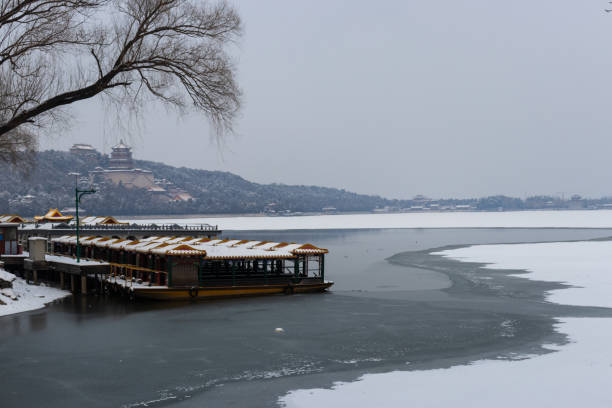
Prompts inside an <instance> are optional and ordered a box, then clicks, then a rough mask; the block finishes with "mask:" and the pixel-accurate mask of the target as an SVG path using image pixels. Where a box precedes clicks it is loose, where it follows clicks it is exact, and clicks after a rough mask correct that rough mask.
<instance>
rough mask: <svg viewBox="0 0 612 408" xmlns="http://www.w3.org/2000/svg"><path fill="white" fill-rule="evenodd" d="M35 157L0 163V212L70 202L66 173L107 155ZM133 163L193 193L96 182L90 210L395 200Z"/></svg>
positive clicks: (277, 207) (291, 207) (346, 205)
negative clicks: (167, 194) (21, 167)
mask: <svg viewBox="0 0 612 408" xmlns="http://www.w3.org/2000/svg"><path fill="white" fill-rule="evenodd" d="M33 163H34V167H33V169H32V170H31V171H30V173H29V175H28V176H27V177H24V176H23V175H21V174H20V173H19V172H17V171H16V170H14V169H12V168H10V167H9V166H8V165H1V166H0V170H1V171H2V174H4V175H5V176H4V177H2V178H1V179H0V213H19V214H23V215H26V216H31V215H34V214H41V213H43V212H45V211H46V210H47V209H48V208H50V207H54V208H55V207H57V208H60V209H61V208H66V207H74V177H73V176H69V175H68V173H71V172H78V173H81V175H82V176H83V177H85V176H87V174H88V172H89V171H90V170H94V168H95V167H98V166H100V167H106V165H107V163H108V157H107V156H104V155H99V156H98V157H96V158H87V159H86V158H82V157H79V156H77V155H73V154H70V153H68V152H61V151H54V150H49V151H43V152H39V153H37V154H36V156H35V158H34V160H33ZM134 165H135V166H136V167H137V168H141V169H145V170H150V171H152V172H153V174H154V175H155V178H156V179H165V180H167V181H169V182H170V183H172V184H173V185H174V186H175V187H177V188H180V189H183V190H185V191H187V192H188V193H189V194H190V195H191V196H193V198H194V199H193V200H189V201H184V202H168V201H167V200H159V199H158V198H156V196H155V194H154V193H151V192H149V191H147V190H145V189H128V188H125V187H122V186H121V185H119V186H116V185H113V184H111V183H105V184H102V185H96V188H97V189H98V193H96V194H95V195H92V196H87V197H86V198H84V199H83V204H82V205H83V207H84V209H85V210H86V211H87V212H88V213H90V214H94V213H95V214H120V215H136V214H142V215H145V214H214V213H258V212H264V211H275V212H277V213H279V212H280V213H283V212H313V211H321V210H322V208H324V207H335V208H336V209H337V210H338V211H369V210H372V209H374V208H377V207H384V206H389V205H397V204H398V202H397V201H395V200H387V199H384V198H381V197H378V196H368V195H361V194H355V193H351V192H348V191H345V190H340V189H334V188H325V187H315V186H288V185H282V184H258V183H253V182H250V181H247V180H245V179H243V178H242V177H240V176H237V175H235V174H232V173H228V172H221V171H207V170H196V169H189V168H185V167H180V168H177V167H173V166H168V165H165V164H162V163H157V162H151V161H142V160H135V161H134ZM86 184H87V183H86V182H85V183H84V185H86Z"/></svg>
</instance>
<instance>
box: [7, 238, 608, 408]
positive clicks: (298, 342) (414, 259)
mask: <svg viewBox="0 0 612 408" xmlns="http://www.w3.org/2000/svg"><path fill="white" fill-rule="evenodd" d="M224 235H225V236H226V237H237V238H243V239H262V240H276V241H286V242H289V241H294V242H310V243H313V244H315V245H318V246H322V247H325V248H328V249H329V250H330V254H329V255H328V257H327V263H326V278H327V279H330V280H334V281H335V282H336V284H335V285H334V287H333V288H332V291H331V292H330V293H323V294H311V295H293V296H274V297H259V298H243V299H231V300H223V301H208V302H184V303H145V302H136V303H131V302H129V301H126V300H122V299H118V298H106V297H95V296H90V297H86V298H81V297H71V298H67V299H65V300H63V301H61V302H58V303H56V304H54V305H51V306H49V307H47V308H45V309H41V310H37V311H32V312H28V313H22V314H18V315H13V316H6V317H0V362H1V364H0V379H1V380H0V406H2V407H23V406H41V407H42V406H44V407H83V406H87V407H139V406H142V407H144V406H148V407H162V406H170V407H225V406H232V407H268V406H270V407H272V406H276V405H277V399H278V397H279V396H281V395H284V394H285V393H286V392H287V391H289V390H292V389H297V388H311V387H329V386H331V384H332V383H333V382H334V381H351V380H354V379H356V378H358V377H359V376H360V375H362V374H364V373H372V372H385V371H390V370H396V369H402V370H417V369H428V368H434V367H448V366H451V365H454V364H463V363H466V362H469V361H473V360H477V359H482V358H516V356H520V355H525V354H532V353H543V352H546V351H545V350H544V349H543V348H542V347H541V346H542V344H545V343H551V342H557V343H563V342H564V341H565V338H564V337H563V336H562V335H560V334H558V333H556V332H555V330H554V326H553V324H554V318H555V317H560V316H612V313H611V312H610V310H609V309H598V308H580V307H567V306H560V305H554V304H549V303H546V302H543V296H544V292H545V291H546V290H550V289H554V288H557V287H559V285H557V284H554V283H541V282H533V281H528V280H526V279H521V278H516V277H509V276H508V274H509V273H511V272H512V271H507V272H503V273H502V272H499V271H498V272H496V273H495V274H494V275H492V276H486V277H487V278H488V279H486V280H484V279H480V277H482V276H483V272H479V273H478V274H475V269H476V266H475V265H470V264H462V263H458V262H454V261H450V260H445V259H442V258H440V257H436V256H432V255H429V254H428V252H429V251H427V250H428V249H432V248H440V247H444V246H449V245H468V244H478V243H507V242H541V241H562V240H584V239H595V238H607V237H610V236H612V230H603V229H599V230H588V229H435V230H419V229H405V230H397V229H394V230H318V231H265V232H256V231H243V232H239V231H236V232H227V233H225V234H224ZM277 327H282V328H283V329H284V333H277V332H276V331H275V328H277Z"/></svg>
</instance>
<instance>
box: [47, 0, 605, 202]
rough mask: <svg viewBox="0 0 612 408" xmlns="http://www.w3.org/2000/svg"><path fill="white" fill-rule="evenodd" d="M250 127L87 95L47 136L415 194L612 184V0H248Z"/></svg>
mask: <svg viewBox="0 0 612 408" xmlns="http://www.w3.org/2000/svg"><path fill="white" fill-rule="evenodd" d="M234 4H236V6H237V8H238V10H239V12H240V14H241V16H242V18H243V21H244V36H243V38H242V40H241V42H240V44H239V47H238V49H236V50H235V53H236V55H237V65H238V68H239V82H240V85H241V87H242V89H243V91H244V106H243V109H242V112H241V117H240V119H239V121H238V123H237V133H238V134H237V136H234V137H231V138H228V139H226V141H225V146H224V147H223V148H222V149H219V148H217V147H215V145H213V144H211V142H210V136H209V134H210V132H209V126H208V122H207V121H206V118H205V117H203V116H197V115H191V116H188V117H178V116H177V115H176V114H175V113H166V112H165V111H164V110H160V109H155V108H153V109H151V110H150V111H148V112H147V113H146V114H145V116H144V119H145V123H144V126H143V127H142V130H141V131H140V132H132V134H130V135H126V134H122V133H121V132H120V131H119V130H118V129H117V127H116V126H114V125H113V123H110V122H112V120H111V119H109V117H110V118H112V115H105V113H104V108H103V107H102V106H101V105H100V104H99V103H98V102H84V103H80V104H79V105H76V106H75V107H74V108H73V110H72V112H73V114H74V117H75V118H76V119H75V120H74V122H73V126H72V128H71V129H69V130H68V131H67V133H66V132H64V133H62V134H61V135H60V134H57V132H56V134H54V135H52V136H48V137H46V138H45V139H44V140H42V143H41V147H42V148H59V149H67V148H69V147H70V145H71V144H72V143H75V142H84V143H90V144H93V145H94V146H96V147H97V148H99V149H101V150H103V151H104V152H108V151H109V150H110V146H111V145H113V144H114V143H115V142H117V141H118V140H119V138H121V137H124V136H125V139H127V141H128V142H129V143H130V144H131V145H133V149H134V155H135V157H136V158H138V159H147V160H155V161H163V162H165V163H168V164H172V165H183V166H188V167H194V168H201V169H210V170H225V171H230V172H233V173H236V174H239V175H240V176H242V177H244V178H246V179H248V180H251V181H256V182H261V183H272V182H278V183H286V184H313V185H322V186H331V187H340V188H345V189H347V190H351V191H356V192H359V193H368V194H380V195H383V196H386V197H390V198H409V197H412V196H414V195H415V194H425V195H428V196H431V197H435V198H439V197H451V196H455V197H470V196H483V195H492V194H507V195H516V196H526V195H533V194H555V195H560V194H561V193H562V192H563V193H565V195H566V196H567V195H569V194H574V193H578V194H582V195H585V196H600V195H612V13H610V14H607V13H605V12H604V11H603V9H604V8H605V7H606V6H608V4H607V1H599V0H538V1H533V0H513V1H498V0H452V1H451V0H435V1H432V0H420V1H399V0H397V1H378V2H375V1H356V0H350V1H349V0H346V1H341V0H325V1H323V0H322V1H286V0H274V1H272V0H270V1H268V0H266V1H252V0H243V1H237V0H236V1H234Z"/></svg>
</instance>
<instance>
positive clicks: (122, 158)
mask: <svg viewBox="0 0 612 408" xmlns="http://www.w3.org/2000/svg"><path fill="white" fill-rule="evenodd" d="M112 149H113V150H112V152H111V157H110V160H109V166H108V167H109V169H113V170H131V169H133V168H134V162H133V160H132V149H131V148H130V147H129V146H127V145H126V144H125V143H123V139H121V141H120V142H119V144H118V145H116V146H113V147H112Z"/></svg>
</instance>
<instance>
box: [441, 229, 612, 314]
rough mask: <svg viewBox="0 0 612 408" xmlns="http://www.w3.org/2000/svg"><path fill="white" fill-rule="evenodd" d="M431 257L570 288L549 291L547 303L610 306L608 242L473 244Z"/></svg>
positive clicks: (611, 278) (611, 246)
mask: <svg viewBox="0 0 612 408" xmlns="http://www.w3.org/2000/svg"><path fill="white" fill-rule="evenodd" d="M433 254H437V255H442V256H444V257H447V258H451V259H455V260H459V261H462V262H477V263H483V264H484V266H483V267H484V268H489V269H506V270H508V269H511V270H526V271H527V272H529V273H527V274H518V275H515V276H519V277H522V278H527V279H533V280H540V281H547V282H562V283H566V284H568V285H570V286H572V287H571V288H566V289H559V290H553V291H550V292H549V293H548V294H547V299H548V300H549V301H551V302H555V303H560V304H564V305H575V306H601V307H612V296H611V294H612V268H611V265H612V241H583V242H550V243H538V244H501V245H474V246H470V247H466V248H458V249H451V250H446V251H441V252H434V253H433Z"/></svg>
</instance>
